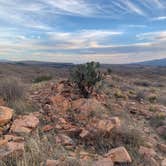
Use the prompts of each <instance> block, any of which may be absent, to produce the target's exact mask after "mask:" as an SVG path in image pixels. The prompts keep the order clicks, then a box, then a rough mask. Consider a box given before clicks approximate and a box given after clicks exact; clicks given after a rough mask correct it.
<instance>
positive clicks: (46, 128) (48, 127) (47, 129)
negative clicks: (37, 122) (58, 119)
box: [42, 125, 54, 132]
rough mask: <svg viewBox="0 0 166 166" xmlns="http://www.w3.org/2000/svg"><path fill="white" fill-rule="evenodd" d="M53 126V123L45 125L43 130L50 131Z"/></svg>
mask: <svg viewBox="0 0 166 166" xmlns="http://www.w3.org/2000/svg"><path fill="white" fill-rule="evenodd" d="M53 128H54V127H53V126H51V125H45V126H44V127H43V129H42V130H43V131H44V132H48V131H50V130H52V129H53Z"/></svg>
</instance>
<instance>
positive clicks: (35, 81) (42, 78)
mask: <svg viewBox="0 0 166 166" xmlns="http://www.w3.org/2000/svg"><path fill="white" fill-rule="evenodd" d="M51 79H52V76H50V75H43V76H38V77H36V78H35V79H34V80H33V83H39V82H42V81H49V80H51Z"/></svg>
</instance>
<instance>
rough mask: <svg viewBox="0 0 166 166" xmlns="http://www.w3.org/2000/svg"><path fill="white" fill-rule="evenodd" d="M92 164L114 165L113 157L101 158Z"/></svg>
mask: <svg viewBox="0 0 166 166" xmlns="http://www.w3.org/2000/svg"><path fill="white" fill-rule="evenodd" d="M92 166H114V163H113V162H112V160H111V159H101V160H98V161H96V162H94V163H93V164H92Z"/></svg>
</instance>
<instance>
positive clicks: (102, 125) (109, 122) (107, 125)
mask: <svg viewBox="0 0 166 166" xmlns="http://www.w3.org/2000/svg"><path fill="white" fill-rule="evenodd" d="M118 127H120V119H119V118H118V117H112V118H109V119H103V120H99V121H98V122H97V124H95V128H97V129H98V130H100V131H102V132H110V131H111V130H112V129H113V128H118Z"/></svg>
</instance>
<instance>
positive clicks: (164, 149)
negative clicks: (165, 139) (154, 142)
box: [158, 144, 166, 153]
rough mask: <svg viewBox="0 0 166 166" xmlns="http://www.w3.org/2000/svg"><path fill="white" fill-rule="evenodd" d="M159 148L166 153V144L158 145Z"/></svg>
mask: <svg viewBox="0 0 166 166" xmlns="http://www.w3.org/2000/svg"><path fill="white" fill-rule="evenodd" d="M158 147H159V149H160V150H161V151H162V152H164V153H166V144H158Z"/></svg>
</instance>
